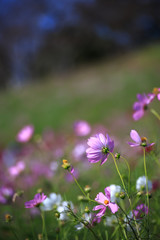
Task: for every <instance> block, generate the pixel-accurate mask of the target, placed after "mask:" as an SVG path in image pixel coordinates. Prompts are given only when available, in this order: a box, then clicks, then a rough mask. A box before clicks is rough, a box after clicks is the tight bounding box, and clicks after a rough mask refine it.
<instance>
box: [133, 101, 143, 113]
mask: <svg viewBox="0 0 160 240" xmlns="http://www.w3.org/2000/svg"><path fill="white" fill-rule="evenodd" d="M141 106H142V104H141V103H139V102H135V103H134V104H133V110H134V111H139V110H140V109H141Z"/></svg>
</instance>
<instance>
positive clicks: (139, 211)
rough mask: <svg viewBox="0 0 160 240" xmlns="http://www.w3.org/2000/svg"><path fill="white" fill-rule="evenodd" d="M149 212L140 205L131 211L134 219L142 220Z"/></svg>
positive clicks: (145, 207) (144, 206) (143, 205)
mask: <svg viewBox="0 0 160 240" xmlns="http://www.w3.org/2000/svg"><path fill="white" fill-rule="evenodd" d="M148 212H149V210H148V207H147V206H146V205H145V204H140V205H138V206H137V207H136V209H135V210H133V214H134V216H135V217H136V219H141V218H143V216H144V215H147V214H148Z"/></svg>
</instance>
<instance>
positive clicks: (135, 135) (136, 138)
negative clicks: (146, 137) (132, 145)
mask: <svg viewBox="0 0 160 240" xmlns="http://www.w3.org/2000/svg"><path fill="white" fill-rule="evenodd" d="M130 137H131V138H132V140H133V141H135V142H136V143H139V144H140V143H141V138H140V136H139V134H138V133H137V131H136V130H131V132H130Z"/></svg>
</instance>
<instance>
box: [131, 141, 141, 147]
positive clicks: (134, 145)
mask: <svg viewBox="0 0 160 240" xmlns="http://www.w3.org/2000/svg"><path fill="white" fill-rule="evenodd" d="M128 144H129V145H130V147H138V146H140V144H139V143H132V142H128Z"/></svg>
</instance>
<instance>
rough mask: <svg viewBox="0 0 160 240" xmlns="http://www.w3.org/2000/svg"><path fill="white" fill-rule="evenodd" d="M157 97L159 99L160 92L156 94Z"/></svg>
mask: <svg viewBox="0 0 160 240" xmlns="http://www.w3.org/2000/svg"><path fill="white" fill-rule="evenodd" d="M157 99H158V100H159V101H160V93H158V94H157Z"/></svg>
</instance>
